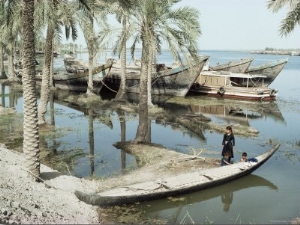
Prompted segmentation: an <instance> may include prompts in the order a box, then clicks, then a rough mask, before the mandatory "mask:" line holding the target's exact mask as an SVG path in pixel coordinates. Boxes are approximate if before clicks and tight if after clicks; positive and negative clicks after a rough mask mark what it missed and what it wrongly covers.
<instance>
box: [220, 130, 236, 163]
mask: <svg viewBox="0 0 300 225" xmlns="http://www.w3.org/2000/svg"><path fill="white" fill-rule="evenodd" d="M234 145H235V138H234V135H233V131H232V128H231V126H227V127H226V132H225V134H224V136H223V141H222V146H223V150H222V156H223V157H224V155H225V153H228V157H229V160H228V162H229V163H230V160H231V158H234V155H233V146H234Z"/></svg>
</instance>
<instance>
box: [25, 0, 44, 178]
mask: <svg viewBox="0 0 300 225" xmlns="http://www.w3.org/2000/svg"><path fill="white" fill-rule="evenodd" d="M33 14H34V0H23V35H22V38H23V57H22V59H23V61H22V65H23V98H24V104H23V113H24V122H23V136H24V137H23V138H24V140H23V152H24V154H25V157H26V164H27V167H28V170H29V171H30V173H31V174H32V175H33V176H34V177H35V180H36V178H37V177H39V176H40V157H39V156H40V151H39V127H38V115H37V97H36V96H37V93H36V83H35V80H34V77H35V42H34V35H35V34H34V16H33Z"/></svg>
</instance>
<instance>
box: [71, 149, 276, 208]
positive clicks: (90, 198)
mask: <svg viewBox="0 0 300 225" xmlns="http://www.w3.org/2000/svg"><path fill="white" fill-rule="evenodd" d="M278 148H279V144H278V145H276V146H275V147H273V148H272V149H271V150H269V151H268V152H266V153H264V154H262V155H260V156H258V157H256V158H257V160H258V163H256V164H250V163H249V165H247V164H246V163H243V162H239V163H236V164H232V165H228V166H226V168H224V167H217V168H212V169H206V170H199V171H196V172H191V173H184V174H180V175H176V176H174V177H168V178H166V179H164V180H161V181H149V182H144V183H139V184H134V185H131V186H127V187H121V188H116V189H112V190H109V191H105V192H101V193H98V194H96V193H93V194H85V193H83V192H80V191H75V195H76V196H77V198H78V199H80V200H81V201H84V202H86V203H88V204H92V205H100V206H113V205H122V204H132V203H135V202H140V201H148V200H153V199H158V198H165V197H169V196H175V195H180V194H184V193H189V192H193V191H200V190H204V189H207V188H211V187H215V186H218V185H221V184H224V183H227V182H229V181H232V180H235V179H238V178H240V177H243V176H246V175H248V174H250V173H252V172H253V171H254V170H256V169H257V168H259V167H260V166H261V165H263V164H264V163H265V162H266V161H267V160H268V159H269V158H270V157H271V156H272V155H273V154H274V153H275V152H276V150H277V149H278Z"/></svg>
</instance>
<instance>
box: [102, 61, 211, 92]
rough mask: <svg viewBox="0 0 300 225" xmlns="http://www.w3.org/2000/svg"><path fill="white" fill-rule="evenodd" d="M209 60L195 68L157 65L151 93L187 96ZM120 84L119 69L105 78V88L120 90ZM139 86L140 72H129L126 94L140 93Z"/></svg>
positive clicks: (127, 74) (112, 71)
mask: <svg viewBox="0 0 300 225" xmlns="http://www.w3.org/2000/svg"><path fill="white" fill-rule="evenodd" d="M208 58H209V57H208V56H206V57H202V58H201V59H200V60H199V62H198V63H197V64H196V65H195V66H194V67H193V68H190V67H189V66H178V67H176V68H170V67H167V66H165V65H164V64H157V65H156V71H155V72H153V73H152V77H151V93H152V94H153V95H168V96H185V95H186V94H187V92H188V91H189V89H190V88H191V86H192V84H193V83H194V82H195V81H196V79H197V77H198V74H199V73H200V71H201V70H202V68H203V66H204V65H205V63H206V61H207V60H208ZM120 82H121V71H120V70H117V69H112V70H111V71H110V73H109V74H108V75H107V76H105V77H104V78H103V83H104V84H105V86H106V87H108V88H109V89H110V90H114V91H117V90H118V89H119V86H120ZM139 84H140V70H137V71H136V70H134V71H133V70H132V71H127V73H126V92H128V93H139V91H140V85H139Z"/></svg>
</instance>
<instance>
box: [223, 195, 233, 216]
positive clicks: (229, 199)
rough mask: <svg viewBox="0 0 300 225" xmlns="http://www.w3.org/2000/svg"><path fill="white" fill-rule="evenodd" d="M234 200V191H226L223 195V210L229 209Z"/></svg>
mask: <svg viewBox="0 0 300 225" xmlns="http://www.w3.org/2000/svg"><path fill="white" fill-rule="evenodd" d="M232 200H233V193H232V192H228V193H225V194H222V195H221V201H222V203H223V204H224V206H223V211H225V212H228V211H229V209H230V205H231V203H232Z"/></svg>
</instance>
